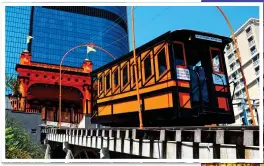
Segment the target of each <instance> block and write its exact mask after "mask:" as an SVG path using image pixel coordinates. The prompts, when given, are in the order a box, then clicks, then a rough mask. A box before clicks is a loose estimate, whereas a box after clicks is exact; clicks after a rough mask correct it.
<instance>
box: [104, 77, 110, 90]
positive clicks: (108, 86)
mask: <svg viewBox="0 0 264 166" xmlns="http://www.w3.org/2000/svg"><path fill="white" fill-rule="evenodd" d="M105 82H106V85H105V88H106V90H108V89H110V74H109V73H108V74H107V75H106V77H105Z"/></svg>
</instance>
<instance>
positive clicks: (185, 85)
mask: <svg viewBox="0 0 264 166" xmlns="http://www.w3.org/2000/svg"><path fill="white" fill-rule="evenodd" d="M178 86H180V87H185V88H190V83H189V82H187V81H178Z"/></svg>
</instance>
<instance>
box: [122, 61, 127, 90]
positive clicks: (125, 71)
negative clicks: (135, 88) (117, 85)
mask: <svg viewBox="0 0 264 166" xmlns="http://www.w3.org/2000/svg"><path fill="white" fill-rule="evenodd" d="M122 77H123V85H122V86H125V85H126V84H127V83H128V65H127V64H126V65H125V66H124V68H123V69H122Z"/></svg>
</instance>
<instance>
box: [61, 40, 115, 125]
mask: <svg viewBox="0 0 264 166" xmlns="http://www.w3.org/2000/svg"><path fill="white" fill-rule="evenodd" d="M84 46H85V47H92V48H97V49H99V50H101V51H103V52H105V53H106V54H108V55H110V56H111V57H112V58H113V59H116V58H115V57H114V56H113V55H112V54H111V53H109V52H108V51H106V50H105V49H103V48H101V47H99V46H97V45H95V44H93V43H89V44H82V45H79V46H76V47H73V48H71V49H70V50H69V51H68V52H66V53H65V54H64V55H63V57H62V59H61V62H60V78H59V79H60V85H59V86H60V87H59V128H61V96H62V93H61V80H62V79H61V70H62V62H63V61H64V59H65V57H66V56H67V55H68V54H69V53H71V52H72V51H73V50H75V49H77V48H80V47H84Z"/></svg>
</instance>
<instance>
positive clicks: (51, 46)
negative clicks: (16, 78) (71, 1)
mask: <svg viewBox="0 0 264 166" xmlns="http://www.w3.org/2000/svg"><path fill="white" fill-rule="evenodd" d="M28 35H31V36H33V39H32V40H31V44H30V45H29V49H30V51H31V53H32V60H33V61H36V62H43V63H51V64H59V63H60V61H61V58H62V56H63V55H64V54H65V53H66V52H67V51H68V50H69V49H71V48H73V47H75V46H78V45H80V44H84V43H91V42H93V43H94V44H95V45H97V46H99V47H102V48H104V49H105V50H107V51H108V52H110V53H111V54H112V55H113V56H115V57H116V58H117V57H120V56H122V55H124V54H126V53H127V52H128V51H129V44H128V29H127V11H126V7H123V6H116V7H115V6H107V7H104V6H98V7H78V6H72V7H63V6H57V7H51V6H35V7H26V6H23V7H18V6H8V7H6V74H8V75H9V74H12V73H16V72H15V65H16V64H17V63H18V62H19V55H20V53H21V52H22V51H23V50H25V49H27V44H26V38H27V36H28ZM86 52H87V48H85V47H82V48H79V49H76V50H75V51H73V52H72V53H70V54H68V56H67V57H66V58H65V60H64V62H63V65H68V66H74V67H80V66H81V64H82V62H83V60H84V59H85V58H86V57H88V58H89V59H91V60H92V62H93V64H94V67H93V69H96V68H98V67H100V66H102V65H104V64H106V63H108V62H110V61H112V60H113V58H112V57H110V56H109V55H107V54H106V53H104V52H103V51H100V50H97V52H90V53H89V54H88V55H87V53H86Z"/></svg>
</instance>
